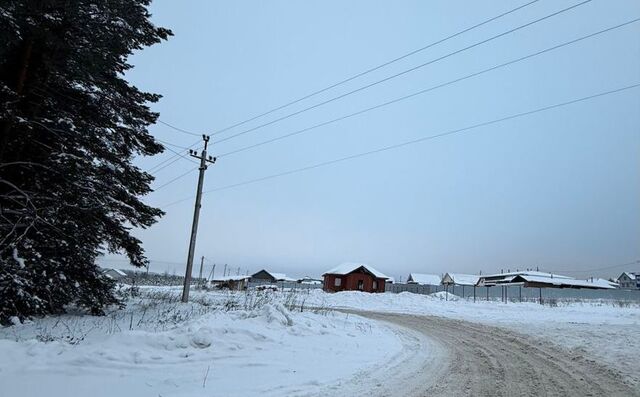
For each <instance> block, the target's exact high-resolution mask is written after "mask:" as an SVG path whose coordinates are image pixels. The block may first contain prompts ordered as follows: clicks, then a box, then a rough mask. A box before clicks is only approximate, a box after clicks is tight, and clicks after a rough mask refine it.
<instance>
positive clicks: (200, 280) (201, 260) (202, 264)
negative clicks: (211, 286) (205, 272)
mask: <svg viewBox="0 0 640 397" xmlns="http://www.w3.org/2000/svg"><path fill="white" fill-rule="evenodd" d="M203 266H204V255H203V256H202V257H201V258H200V274H199V275H198V283H202V267H203Z"/></svg>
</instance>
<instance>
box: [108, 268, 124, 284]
mask: <svg viewBox="0 0 640 397" xmlns="http://www.w3.org/2000/svg"><path fill="white" fill-rule="evenodd" d="M102 274H104V275H105V276H107V277H109V278H110V279H112V280H115V281H118V280H122V279H124V278H126V277H127V273H125V272H123V271H122V270H120V269H104V270H102Z"/></svg>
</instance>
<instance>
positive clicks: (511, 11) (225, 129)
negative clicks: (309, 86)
mask: <svg viewBox="0 0 640 397" xmlns="http://www.w3.org/2000/svg"><path fill="white" fill-rule="evenodd" d="M538 1H539V0H534V1H530V2H529V3H526V4H523V5H521V6H518V7H516V8H513V9H511V10H509V11H506V12H503V13H502V14H500V15H497V16H495V17H492V18H489V19H487V20H485V21H483V22H480V23H477V24H475V25H473V26H470V27H468V28H466V29H464V30H461V31H459V32H457V33H454V34H452V35H449V36H447V37H445V38H442V39H439V40H437V41H434V42H432V43H430V44H427V45H425V46H424V47H420V48H418V49H416V50H413V51H410V52H408V53H406V54H404V55H401V56H399V57H397V58H394V59H392V60H390V61H387V62H384V63H382V64H380V65H377V66H374V67H372V68H370V69H367V70H365V71H363V72H360V73H357V74H355V75H353V76H351V77H348V78H346V79H344V80H340V81H338V82H337V83H333V84H331V85H329V86H327V87H325V88H322V89H320V90H317V91H314V92H312V93H310V94H307V95H304V96H302V97H300V98H298V99H295V100H293V101H291V102H288V103H285V104H284V105H280V106H278V107H275V108H273V109H271V110H268V111H266V112H264V113H261V114H258V115H256V116H253V117H251V118H249V119H246V120H244V121H240V122H238V123H235V124H233V125H230V126H228V127H226V128H223V129H221V130H219V131H216V132H214V133H213V134H212V135H217V134H221V133H223V132H225V131H228V130H230V129H232V128H235V127H239V126H241V125H243V124H246V123H248V122H250V121H253V120H256V119H259V118H261V117H264V116H266V115H268V114H271V113H273V112H276V111H278V110H281V109H284V108H286V107H289V106H291V105H294V104H296V103H298V102H301V101H304V100H305V99H309V98H311V97H313V96H316V95H318V94H321V93H323V92H325V91H328V90H330V89H332V88H335V87H338V86H340V85H343V84H345V83H348V82H350V81H352V80H355V79H357V78H358V77H362V76H364V75H366V74H369V73H371V72H374V71H376V70H378V69H381V68H383V67H385V66H389V65H391V64H393V63H395V62H398V61H400V60H403V59H405V58H408V57H410V56H411V55H415V54H417V53H419V52H421V51H424V50H426V49H429V48H431V47H434V46H436V45H438V44H441V43H444V42H445V41H447V40H450V39H453V38H454V37H457V36H460V35H462V34H464V33H467V32H469V31H471V30H473V29H476V28H479V27H480V26H483V25H486V24H488V23H490V22H493V21H495V20H497V19H500V18H502V17H504V16H507V15H509V14H512V13H514V12H516V11H518V10H520V9H523V8H525V7H528V6H530V5H531V4H534V3H537V2H538Z"/></svg>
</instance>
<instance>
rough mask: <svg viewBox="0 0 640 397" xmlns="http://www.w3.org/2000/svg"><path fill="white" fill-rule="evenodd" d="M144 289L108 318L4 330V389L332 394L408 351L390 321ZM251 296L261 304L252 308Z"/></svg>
mask: <svg viewBox="0 0 640 397" xmlns="http://www.w3.org/2000/svg"><path fill="white" fill-rule="evenodd" d="M142 292H143V294H149V295H146V296H147V298H144V299H140V298H130V299H129V305H128V307H127V309H125V310H124V311H115V312H112V313H109V315H107V316H106V317H91V316H78V315H72V314H69V315H64V316H59V317H48V318H44V319H39V320H36V321H34V322H29V323H26V324H22V325H14V326H11V327H5V328H0V351H2V354H0V384H1V385H2V392H3V393H4V394H6V395H7V396H18V395H19V396H22V397H30V396H33V397H35V396H43V395H46V396H47V397H59V396H60V397H62V396H65V397H66V396H68V395H70V394H69V390H70V385H73V393H72V394H73V395H90V396H92V397H102V396H134V395H135V396H150V397H151V396H153V397H157V396H158V395H161V396H164V397H167V396H203V395H216V396H284V395H301V394H302V395H309V394H311V395H327V393H328V392H327V388H328V387H334V385H338V384H342V385H348V384H349V383H351V381H352V379H354V378H356V377H357V376H365V377H366V376H367V374H368V373H369V371H378V372H380V371H381V365H382V363H385V364H386V363H388V362H390V361H393V360H397V359H398V354H400V355H402V354H404V353H402V352H404V351H405V350H410V349H403V348H402V347H403V345H402V343H401V338H400V337H399V336H398V335H397V332H396V331H395V330H394V329H392V328H391V327H390V326H388V325H384V324H381V323H376V322H375V321H372V320H367V319H364V318H361V317H358V316H354V315H347V314H343V313H339V312H332V311H326V310H317V311H308V310H305V311H303V312H300V311H299V310H291V311H290V310H288V309H287V308H286V307H285V306H284V305H283V302H285V301H287V300H288V299H289V297H288V295H286V294H281V293H274V292H269V293H263V294H262V295H259V294H256V295H245V293H221V292H214V293H212V292H208V293H204V292H200V291H193V292H192V300H193V302H192V303H189V304H187V305H183V304H181V303H179V294H177V292H178V291H177V290H176V289H170V288H162V287H160V288H158V287H156V288H152V289H147V288H142ZM153 294H155V295H156V296H157V297H158V299H152V298H151V296H152V295H153ZM248 296H253V297H254V298H256V301H255V302H249V305H248V307H247V302H246V299H248V298H247V297H248ZM270 296H272V297H275V299H269V297H270ZM258 301H260V302H262V303H260V304H255V303H256V302H258ZM265 301H266V303H264V302H265ZM196 302H201V303H196ZM230 302H232V303H233V302H235V303H233V304H231V303H230ZM205 303H206V304H205ZM221 305H226V306H224V307H229V308H230V307H234V305H237V306H239V307H236V308H235V309H233V310H229V311H225V310H221V309H220V307H221ZM252 305H253V306H252ZM356 352H357V354H355V353H356ZM401 353H402V354H401ZM401 361H402V360H401Z"/></svg>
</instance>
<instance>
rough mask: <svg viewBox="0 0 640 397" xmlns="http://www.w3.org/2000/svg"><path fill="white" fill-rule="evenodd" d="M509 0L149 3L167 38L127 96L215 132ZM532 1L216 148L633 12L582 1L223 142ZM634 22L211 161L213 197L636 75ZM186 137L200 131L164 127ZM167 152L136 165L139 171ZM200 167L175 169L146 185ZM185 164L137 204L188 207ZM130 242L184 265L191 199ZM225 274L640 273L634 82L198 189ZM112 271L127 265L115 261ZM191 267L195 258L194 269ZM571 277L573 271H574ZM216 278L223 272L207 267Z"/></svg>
mask: <svg viewBox="0 0 640 397" xmlns="http://www.w3.org/2000/svg"><path fill="white" fill-rule="evenodd" d="M527 2H528V1H527V0H524V1H520V2H512V1H483V2H479V1H451V0H441V1H435V0H430V1H422V0H415V1H387V2H382V1H369V0H360V1H348V2H346V1H341V0H330V1H328V0H322V1H319V0H318V1H304V2H300V1H269V2H261V1H225V2H222V1H209V0H200V1H189V2H175V1H160V0H156V1H155V2H154V3H153V5H152V7H151V11H152V13H153V21H154V22H155V23H156V24H157V25H160V26H165V27H168V28H170V29H172V30H173V32H174V33H175V36H174V37H173V38H171V39H170V40H169V41H168V42H165V43H161V44H159V45H156V46H154V47H152V48H149V49H146V50H144V51H143V52H141V53H139V54H137V55H136V56H135V57H133V58H132V59H131V61H132V63H133V64H134V65H135V69H134V70H133V71H132V72H131V73H130V74H129V75H128V78H129V79H130V81H131V82H133V83H134V84H135V85H137V86H138V87H139V88H141V89H143V90H147V91H151V92H156V93H160V94H162V95H163V96H164V97H163V99H162V100H161V101H160V102H159V103H158V104H155V105H154V106H153V107H154V109H155V110H157V111H159V112H160V114H161V116H160V119H161V120H163V121H165V122H168V123H171V124H173V125H175V126H178V127H180V128H183V129H186V130H189V131H194V132H203V133H212V132H216V131H219V130H221V129H223V128H225V127H228V126H230V125H233V124H235V123H237V122H240V121H243V120H246V119H248V118H250V117H252V116H255V115H258V114H261V113H263V112H265V111H268V110H270V109H272V108H274V107H277V106H279V105H282V104H285V103H287V102H290V101H291V100H294V99H297V98H299V97H302V96H305V95H306V94H309V93H312V92H314V91H316V90H319V89H322V88H324V87H327V86H329V85H331V84H333V83H335V82H337V81H340V80H343V79H345V78H347V77H350V76H352V75H354V74H357V73H359V72H361V71H363V70H366V69H369V68H371V67H373V66H376V65H379V64H381V63H384V62H386V61H388V60H391V59H393V58H396V57H398V56H401V55H403V54H406V53H408V52H410V51H412V50H415V49H417V48H420V47H423V46H425V45H427V44H429V43H432V42H434V41H437V40H439V39H442V38H444V37H446V36H449V35H451V34H453V33H456V32H458V31H460V30H463V29H465V28H467V27H470V26H472V25H474V24H476V23H479V22H482V21H484V20H486V19H489V18H491V17H493V16H496V15H498V14H501V13H503V12H506V11H508V10H510V9H512V8H514V7H516V6H517V5H520V4H525V3H527ZM579 2H580V1H579V0H576V1H573V2H569V1H550V0H541V1H539V2H537V3H535V4H532V5H530V6H527V7H525V8H523V9H521V10H519V11H517V12H515V13H513V14H510V15H508V16H505V17H503V18H500V19H498V20H496V21H494V22H491V23H489V24H487V25H485V26H482V27H480V28H478V29H475V30H473V31H471V32H469V33H466V34H463V35H461V36H459V37H456V38H454V39H451V40H448V41H446V42H444V43H441V44H439V45H436V46H434V47H432V48H429V49H427V50H425V51H421V52H419V53H417V54H415V55H412V56H410V57H407V58H405V59H403V60H401V61H399V62H396V63H394V64H392V65H389V66H387V67H384V68H381V69H379V70H377V71H375V72H373V73H370V74H367V75H365V76H362V77H360V78H358V79H355V80H353V81H351V82H349V83H347V84H345V85H342V86H339V87H336V88H334V89H332V90H329V91H327V92H324V93H322V94H321V95H317V96H314V97H312V98H309V99H307V100H305V101H302V102H300V103H297V104H295V105H293V106H290V107H287V108H285V109H282V110H280V111H278V112H275V113H273V114H270V115H268V116H265V117H262V118H260V119H258V120H255V121H253V122H250V123H247V124H244V125H242V126H239V127H236V128H233V129H231V130H228V131H226V132H224V133H221V134H218V135H215V136H214V137H213V138H212V142H213V145H212V149H213V150H212V154H221V153H226V152H228V151H230V150H234V149H238V148H242V147H245V146H247V145H251V144H255V143H258V142H261V141H263V140H265V139H269V138H274V137H277V136H280V135H283V134H286V133H290V132H293V131H296V130H300V129H303V128H305V127H309V126H311V125H314V124H318V123H321V122H324V121H327V120H331V119H334V118H337V117H340V116H343V115H346V114H349V113H353V112H356V111H358V110H360V109H364V108H367V107H370V106H373V105H376V104H379V103H382V102H386V101H389V100H391V99H394V98H397V97H401V96H403V95H407V94H410V93H413V92H416V91H419V90H422V89H425V88H429V87H432V86H435V85H438V84H441V83H445V82H448V81H450V80H454V79H456V78H459V77H463V76H466V75H468V74H471V73H474V72H477V71H481V70H483V69H486V68H489V67H491V66H494V65H497V64H500V63H504V62H507V61H510V60H512V59H516V58H519V57H522V56H525V55H528V54H531V53H534V52H537V51H540V50H543V49H545V48H548V47H551V46H554V45H557V44H560V43H563V42H566V41H569V40H572V39H575V38H578V37H581V36H584V35H586V34H589V33H592V32H596V31H598V30H602V29H604V28H608V27H611V26H614V25H617V24H619V23H622V22H626V21H629V20H631V19H634V18H638V17H640V2H638V1H636V0H627V1H623V0H620V1H605V0H594V1H592V2H591V3H588V4H585V5H582V6H580V7H577V8H575V9H573V10H571V11H568V12H565V13H563V14H560V15H558V16H555V17H552V18H549V19H548V20H545V21H542V22H540V23H537V24H535V25H532V26H530V27H528V28H525V29H522V30H519V31H517V32H514V33H512V34H508V35H506V36H504V37H501V38H499V39H496V40H493V41H491V42H489V43H486V44H484V45H480V46H477V47H474V48H473V49H470V50H468V51H464V52H462V53H460V54H457V55H454V56H451V57H448V58H446V59H444V60H442V61H439V62H436V63H433V64H431V65H428V66H425V67H423V68H420V69H418V70H416V71H413V72H411V73H407V74H404V75H402V76H400V77H398V78H394V79H391V80H389V81H386V82H384V83H381V84H378V85H376V86H374V87H371V88H369V89H366V90H362V91H360V92H358V93H355V94H353V95H349V96H347V97H345V98H343V99H341V100H336V101H333V102H331V103H330V104H327V105H325V106H320V107H318V108H315V109H313V110H310V111H307V112H304V113H302V114H299V115H297V116H294V117H291V118H288V119H286V120H283V121H281V122H277V123H274V124H272V125H270V126H267V127H264V128H260V129H257V130H255V131H252V132H249V133H246V134H243V135H242V136H239V137H237V138H234V139H230V140H228V141H226V142H221V143H219V144H217V143H216V140H221V139H223V138H225V137H228V136H231V135H233V134H235V133H239V132H243V131H245V130H247V129H249V128H252V127H254V126H258V125H260V124H263V123H266V122H269V121H271V120H274V119H277V118H279V117H282V116H285V115H287V114H289V113H292V112H295V111H297V110H300V109H304V108H306V107H309V106H311V105H314V104H316V103H319V102H322V101H323V100H327V99H330V98H333V97H335V96H338V95H340V94H342V93H345V92H348V91H351V90H353V89H356V88H358V87H361V86H364V85H367V84H369V83H371V82H374V81H377V80H380V79H383V78H385V77H387V76H390V75H393V74H396V73H398V72H401V71H403V70H406V69H409V68H411V67H413V66H416V65H419V64H423V63H426V62H428V61H431V60H433V59H435V58H438V57H440V56H443V55H446V54H448V53H451V52H453V51H456V50H458V49H461V48H464V47H466V46H469V45H471V44H474V43H476V42H478V41H481V40H484V39H486V38H489V37H491V36H494V35H496V34H499V33H502V32H504V31H507V30H510V29H512V28H514V27H517V26H519V25H522V24H525V23H527V22H530V21H533V20H535V19H538V18H540V17H543V16H545V15H547V14H551V13H553V12H555V11H558V10H560V9H562V8H565V7H568V6H570V5H572V4H576V3H579ZM639 37H640V23H635V24H631V25H628V26H625V27H623V28H620V29H617V30H614V31H611V32H608V33H605V34H602V35H600V36H597V37H594V38H591V39H588V40H584V41H582V42H579V43H576V44H573V45H571V46H568V47H564V48H561V49H558V50H556V51H554V52H550V53H546V54H542V55H540V56H538V57H535V58H532V59H528V60H525V61H522V62H519V63H516V64H513V65H510V66H507V67H505V68H501V69H498V70H495V71H492V72H489V73H485V74H483V75H480V76H477V77H475V78H471V79H468V80H465V81H461V82H459V83H456V84H452V85H449V86H446V87H443V88H440V89H437V90H434V91H431V92H428V93H425V94H422V95H419V96H416V97H413V98H411V99H408V100H406V101H402V102H398V103H395V104H392V105H389V106H386V107H384V108H380V109H377V110H375V111H371V112H368V113H366V114H362V115H359V116H356V117H352V118H349V119H347V120H344V121H341V122H336V123H333V124H331V125H327V126H324V127H320V128H317V129H314V130H311V131H308V132H306V133H304V134H300V135H297V136H294V137H291V138H288V139H284V140H281V141H278V142H274V143H271V144H267V145H264V146H261V147H257V148H254V149H252V150H247V151H244V152H241V153H237V154H234V155H229V156H225V157H222V158H220V159H219V161H218V162H217V164H216V165H214V166H212V167H210V168H209V170H208V171H207V173H206V178H205V191H206V190H211V189H215V188H217V187H221V186H227V185H231V184H235V183H239V182H243V181H246V180H251V179H254V178H260V177H263V176H268V175H272V174H277V173H280V172H283V171H288V170H292V169H297V168H300V167H305V166H309V165H313V164H316V163H320V162H324V161H328V160H332V159H337V158H340V157H344V156H348V155H351V154H357V153H360V152H365V151H368V150H373V149H376V148H379V147H384V146H388V145H393V144H396V143H401V142H404V141H407V140H412V139H417V138H420V137H424V136H429V135H435V134H439V133H442V132H446V131H449V130H454V129H459V128H463V127H467V126H470V125H473V124H477V123H482V122H485V121H490V120H494V119H498V118H502V117H505V116H509V115H512V114H516V113H520V112H526V111H529V110H533V109H536V108H540V107H544V106H548V105H553V104H556V103H561V102H566V101H570V100H572V99H576V98H581V97H585V96H588V95H592V94H596V93H600V92H604V91H609V90H612V89H617V88H620V87H624V86H628V85H632V84H637V83H640V40H639ZM151 131H152V133H153V134H154V135H155V136H156V137H158V138H160V139H162V140H165V141H168V142H172V143H174V144H177V145H180V146H189V145H191V144H193V143H195V142H196V141H197V140H198V138H197V137H194V136H189V135H186V134H183V133H180V132H177V131H174V130H172V129H170V128H168V127H167V126H165V125H162V124H158V125H156V126H153V127H152V128H151ZM172 155H173V153H171V152H167V153H166V154H163V155H161V156H157V157H155V158H150V159H140V160H139V161H138V162H139V164H140V165H141V166H142V167H143V168H146V169H148V168H150V167H152V166H154V165H156V164H158V163H159V162H160V161H162V160H164V159H166V158H168V157H171V156H172ZM193 167H195V164H193V163H191V162H188V161H185V160H179V161H177V162H175V163H173V164H172V165H171V166H169V167H167V168H165V169H163V170H161V171H160V172H158V174H157V180H156V183H155V186H156V187H157V186H161V185H162V184H164V183H166V182H168V181H170V180H172V179H173V178H175V177H177V176H179V175H181V174H183V173H185V172H187V171H188V170H189V169H191V168H193ZM196 181H197V172H195V171H194V172H192V173H190V174H188V175H187V176H185V177H183V178H181V179H179V180H177V181H175V182H174V183H172V184H170V185H168V186H166V187H163V188H162V189H159V190H158V191H157V192H154V193H153V194H151V195H149V196H148V198H146V201H147V202H149V203H150V204H153V205H157V206H160V207H163V208H164V206H165V205H166V204H168V203H171V202H174V201H176V200H179V199H183V198H187V197H190V196H193V195H194V193H195V189H196ZM166 211H167V214H166V216H165V217H164V218H163V219H162V220H161V221H160V222H159V223H158V224H156V225H155V226H153V227H152V228H151V229H149V230H145V231H139V232H137V235H138V236H139V237H140V238H141V239H142V240H143V242H144V246H145V248H146V250H147V253H148V257H149V258H150V259H151V260H152V265H151V270H152V271H169V272H174V271H175V272H176V273H177V274H181V273H183V272H184V262H185V259H186V255H187V247H188V238H189V231H190V228H191V220H192V216H193V199H192V198H191V199H189V200H185V201H183V202H181V203H178V204H175V205H172V206H168V207H166ZM201 255H204V256H205V257H206V258H207V259H208V261H207V262H206V263H207V265H208V266H207V271H208V269H209V266H210V265H211V264H212V263H214V262H215V263H217V264H219V267H217V269H221V267H222V266H223V264H225V263H227V264H229V266H230V267H233V269H234V274H235V272H236V270H235V269H236V268H237V267H241V269H242V272H243V273H244V272H245V271H249V272H250V273H253V272H254V271H257V270H259V269H261V268H268V269H271V270H272V271H278V272H285V273H287V274H291V275H294V276H298V275H299V276H302V275H307V274H309V275H320V274H321V273H322V272H323V271H324V270H327V269H329V268H331V267H333V266H335V265H336V264H338V263H341V262H345V261H349V262H353V261H362V262H364V263H369V264H371V265H373V266H375V267H376V268H378V269H379V270H381V271H383V272H384V273H387V274H389V275H391V276H394V277H396V278H399V277H402V278H403V279H404V278H406V275H407V274H408V273H409V272H421V273H437V274H441V273H444V272H464V273H477V272H479V271H482V272H483V273H488V272H499V271H500V270H501V269H505V270H506V269H511V270H513V269H516V268H519V269H522V268H526V267H536V266H538V267H540V269H541V270H542V269H544V270H549V271H554V272H563V271H565V272H566V273H567V274H569V275H573V276H579V277H586V276H590V275H605V276H617V275H619V273H620V272H621V271H622V270H636V271H640V265H635V266H629V267H626V268H625V267H624V266H619V267H614V268H611V269H603V270H597V271H589V269H600V268H604V267H611V266H615V265H618V264H622V263H626V262H630V261H634V260H638V259H640V89H639V88H634V89H630V90H626V91H623V92H619V93H616V94H612V95H608V96H604V97H599V98H595V99H592V100H589V101H585V102H580V103H575V104H573V105H569V106H565V107H562V108H557V109H552V110H549V111H545V112H541V113H537V114H532V115H529V116H526V117H521V118H517V119H512V120H508V121H504V122H501V123H496V124H492V125H488V126H485V127H481V128H476V129H472V130H468V131H466V132H464V133H459V134H454V135H449V136H445V137H442V138H438V139H433V140H427V141H423V142H420V143H416V144H413V145H408V146H405V147H401V148H398V149H395V150H390V151H386V152H381V153H377V154H373V155H370V156H365V157H361V158H357V159H354V160H350V161H346V162H341V163H336V164H332V165H328V166H325V167H320V168H316V169H312V170H309V171H306V172H300V173H296V174H292V175H287V176H283V177H280V178H275V179H270V180H265V181H262V182H257V183H254V184H248V185H244V186H239V187H236V188H230V189H226V190H222V191H218V192H212V193H208V194H205V195H204V196H203V206H202V213H201V219H200V229H199V233H198V243H197V248H196V257H197V258H199V257H200V256H201ZM106 263H108V264H109V265H117V266H120V267H123V268H127V265H126V263H124V262H119V261H118V260H117V259H115V260H114V257H111V259H110V260H109V261H107V262H106ZM196 269H197V267H196ZM576 270H577V272H576ZM216 273H218V270H217V272H216Z"/></svg>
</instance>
